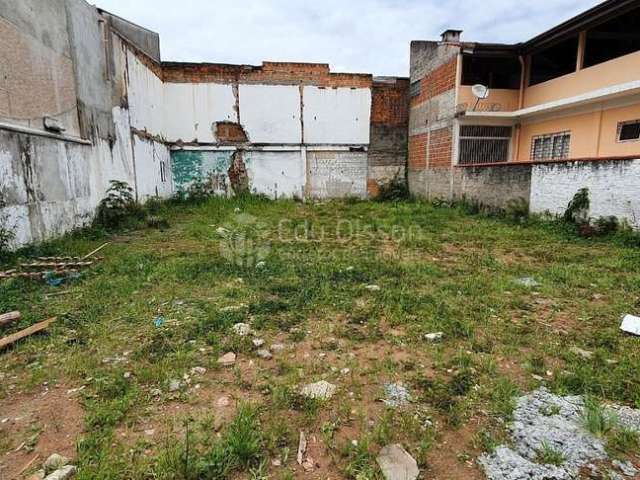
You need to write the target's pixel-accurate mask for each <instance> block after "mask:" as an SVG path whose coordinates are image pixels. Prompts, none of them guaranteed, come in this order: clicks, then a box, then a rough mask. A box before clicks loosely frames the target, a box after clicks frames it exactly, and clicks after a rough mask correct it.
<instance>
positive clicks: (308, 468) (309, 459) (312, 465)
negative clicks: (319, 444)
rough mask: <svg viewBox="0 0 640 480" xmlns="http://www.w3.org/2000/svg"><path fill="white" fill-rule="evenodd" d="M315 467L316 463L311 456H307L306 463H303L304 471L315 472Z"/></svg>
mask: <svg viewBox="0 0 640 480" xmlns="http://www.w3.org/2000/svg"><path fill="white" fill-rule="evenodd" d="M315 466H316V461H315V460H314V459H313V457H311V456H307V458H306V459H305V461H304V462H302V469H303V470H304V471H305V472H307V473H309V472H313V469H314V468H315Z"/></svg>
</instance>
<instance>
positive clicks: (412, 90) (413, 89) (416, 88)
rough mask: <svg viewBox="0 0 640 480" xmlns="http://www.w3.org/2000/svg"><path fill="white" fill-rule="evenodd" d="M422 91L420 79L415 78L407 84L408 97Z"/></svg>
mask: <svg viewBox="0 0 640 480" xmlns="http://www.w3.org/2000/svg"><path fill="white" fill-rule="evenodd" d="M420 92H422V85H421V82H420V80H416V81H415V82H412V83H411V85H409V97H411V98H413V97H417V96H418V95H420Z"/></svg>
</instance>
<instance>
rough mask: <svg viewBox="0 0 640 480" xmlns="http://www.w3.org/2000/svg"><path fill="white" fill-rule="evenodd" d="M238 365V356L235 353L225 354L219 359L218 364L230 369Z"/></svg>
mask: <svg viewBox="0 0 640 480" xmlns="http://www.w3.org/2000/svg"><path fill="white" fill-rule="evenodd" d="M235 363H236V354H235V353H233V352H229V353H225V354H224V355H223V356H221V357H220V358H219V359H218V364H219V365H222V366H223V367H230V366H232V365H233V364H235Z"/></svg>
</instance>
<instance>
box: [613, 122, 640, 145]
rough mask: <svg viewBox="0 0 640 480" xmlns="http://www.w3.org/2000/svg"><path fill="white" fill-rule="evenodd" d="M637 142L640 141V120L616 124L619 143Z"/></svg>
mask: <svg viewBox="0 0 640 480" xmlns="http://www.w3.org/2000/svg"><path fill="white" fill-rule="evenodd" d="M638 140H640V120H633V121H632V122H620V123H619V124H618V141H619V142H634V141H636V142H637V141H638Z"/></svg>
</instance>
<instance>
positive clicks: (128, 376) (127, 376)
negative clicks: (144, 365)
mask: <svg viewBox="0 0 640 480" xmlns="http://www.w3.org/2000/svg"><path fill="white" fill-rule="evenodd" d="M122 376H123V377H124V378H126V379H127V380H128V379H130V378H131V377H132V376H133V373H131V372H124V375H122Z"/></svg>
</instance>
